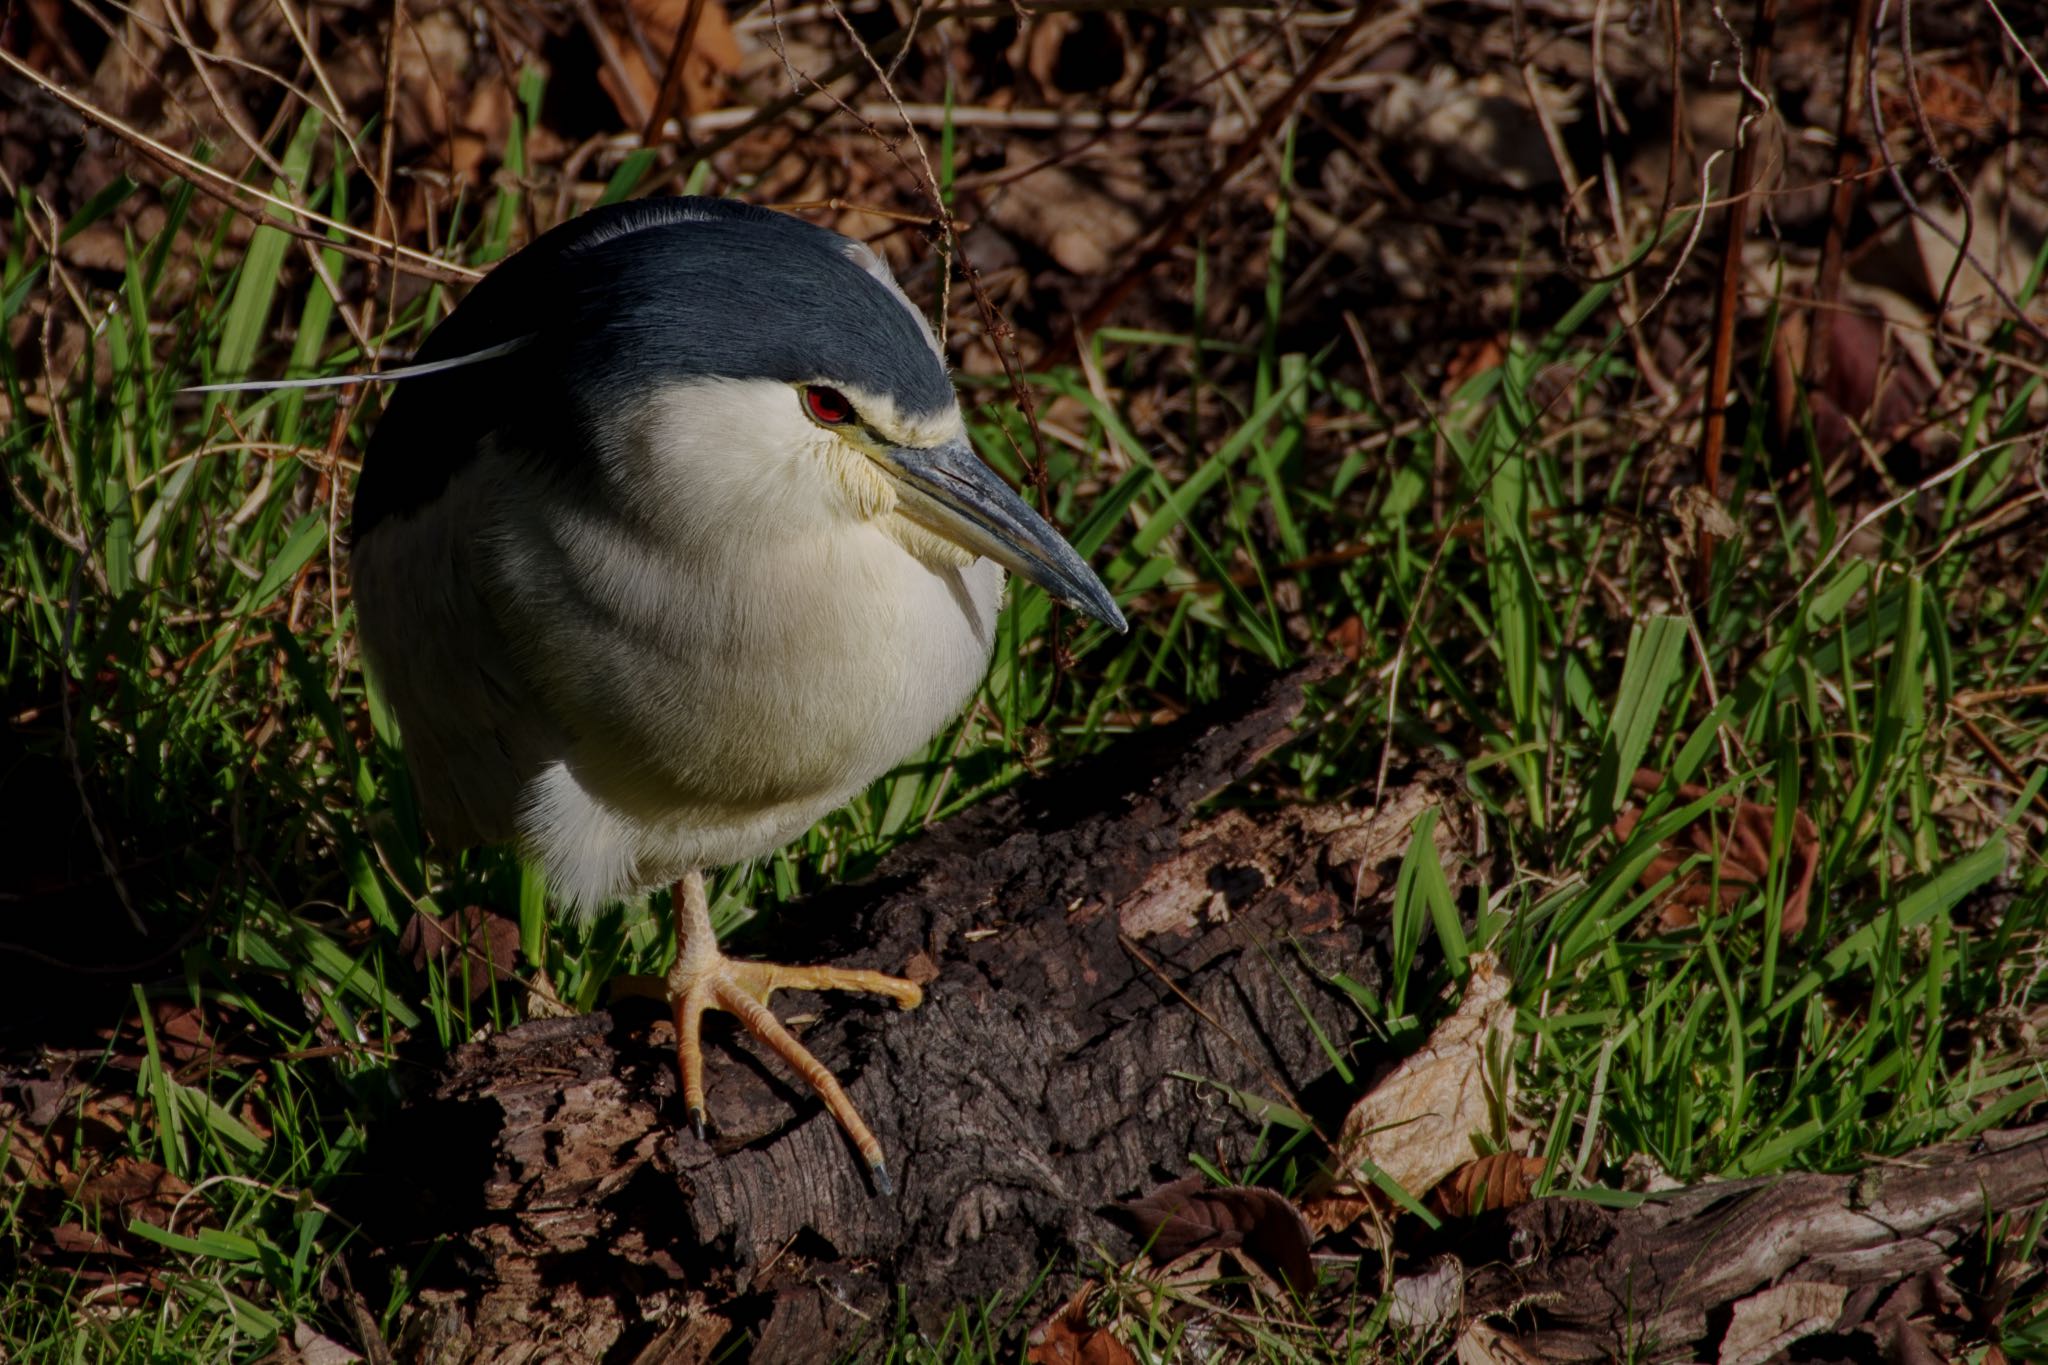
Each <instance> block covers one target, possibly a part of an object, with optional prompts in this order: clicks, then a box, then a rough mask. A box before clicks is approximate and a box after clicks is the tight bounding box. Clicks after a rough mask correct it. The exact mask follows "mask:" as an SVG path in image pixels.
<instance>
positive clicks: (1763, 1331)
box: [1719, 1280, 1849, 1365]
mask: <svg viewBox="0 0 2048 1365" xmlns="http://www.w3.org/2000/svg"><path fill="white" fill-rule="evenodd" d="M1848 1300H1849V1291H1848V1290H1846V1289H1844V1288H1843V1287H1842V1286H1840V1285H1838V1284H1817V1283H1815V1282H1813V1281H1810V1280H1802V1281H1796V1282H1794V1283H1791V1284H1780V1285H1774V1286H1772V1287H1771V1288H1769V1289H1766V1290H1764V1291H1763V1292H1762V1293H1761V1294H1752V1295H1750V1296H1749V1297H1748V1298H1746V1299H1743V1300H1742V1301H1741V1302H1739V1303H1737V1304H1736V1305H1735V1311H1734V1314H1733V1316H1732V1317H1731V1318H1730V1319H1729V1322H1728V1330H1727V1332H1726V1333H1724V1334H1723V1335H1722V1337H1721V1354H1720V1357H1719V1365H1763V1362H1764V1361H1766V1360H1769V1359H1771V1358H1772V1357H1773V1356H1775V1355H1777V1354H1778V1353H1779V1352H1780V1351H1782V1350H1784V1349H1785V1348H1786V1347H1787V1346H1790V1345H1791V1344H1792V1343H1793V1342H1795V1341H1798V1340H1799V1339H1800V1338H1802V1337H1810V1336H1812V1335H1814V1334H1815V1333H1817V1332H1825V1331H1827V1330H1829V1329H1830V1328H1832V1327H1833V1326H1834V1325H1835V1319H1836V1318H1838V1317H1840V1316H1841V1315H1842V1305H1843V1304H1845V1303H1847V1302H1848Z"/></svg>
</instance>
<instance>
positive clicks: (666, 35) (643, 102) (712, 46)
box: [597, 0, 744, 124]
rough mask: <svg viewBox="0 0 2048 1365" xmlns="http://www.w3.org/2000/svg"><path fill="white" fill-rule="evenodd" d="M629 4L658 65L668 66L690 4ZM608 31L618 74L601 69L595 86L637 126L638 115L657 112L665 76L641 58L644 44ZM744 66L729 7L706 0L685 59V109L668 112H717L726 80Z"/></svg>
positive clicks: (619, 29)
mask: <svg viewBox="0 0 2048 1365" xmlns="http://www.w3.org/2000/svg"><path fill="white" fill-rule="evenodd" d="M628 2H629V4H630V5H631V7H632V10H633V18H634V19H635V20H637V21H638V23H639V25H640V31H641V33H642V34H644V35H645V36H646V39H647V42H648V45H649V47H651V48H652V49H653V52H654V57H655V61H656V62H657V63H665V62H667V61H668V58H669V50H670V49H671V48H673V47H674V46H675V43H676V38H677V36H678V35H679V34H680V33H681V32H682V31H683V25H684V24H685V23H686V22H688V20H689V14H690V5H691V3H692V0H628ZM607 27H610V28H611V29H612V30H613V35H612V39H613V43H614V45H615V46H616V47H617V49H618V53H619V67H620V70H619V72H614V71H613V69H612V68H611V66H610V65H609V64H601V65H600V66H599V67H598V71H597V83H598V84H599V85H601V86H602V87H604V92H605V94H607V95H609V96H611V101H612V105H613V107H614V108H616V109H617V110H618V111H619V117H620V118H621V119H624V120H626V121H627V122H628V123H629V124H630V123H634V122H636V121H637V115H636V112H635V111H636V110H639V109H652V108H653V107H654V101H655V97H656V96H657V95H659V94H660V92H661V78H662V76H663V75H664V74H665V73H664V72H663V71H662V70H661V68H660V67H659V66H653V67H650V66H649V65H648V63H647V60H646V58H645V57H643V56H642V55H641V49H640V44H639V43H638V42H636V41H635V40H634V37H633V34H632V33H631V32H630V31H629V30H627V29H625V28H624V27H623V26H622V25H618V24H611V25H607ZM743 64H744V58H743V56H742V55H741V53H740V47H739V40H738V38H737V37H736V36H735V35H734V33H733V27H732V20H731V19H730V18H728V17H727V16H726V12H725V6H724V5H722V4H720V3H719V0H702V12H701V13H700V14H699V15H698V17H697V31H696V32H695V33H692V34H691V35H690V51H689V55H688V56H686V57H684V58H683V81H682V93H681V95H680V96H679V99H678V102H679V104H680V105H681V107H680V108H678V109H671V110H670V111H669V112H670V113H671V114H683V113H691V114H694V113H699V112H701V111H703V110H706V109H710V108H713V107H714V106H716V105H717V103H718V101H719V99H720V97H721V95H722V94H723V92H724V88H725V80H726V78H727V77H729V76H732V75H735V74H737V73H738V72H739V69H740V67H741V66H742V65H743ZM620 74H623V75H624V76H625V78H626V81H627V82H628V83H629V84H631V85H632V87H633V88H632V90H631V91H630V92H629V91H627V90H625V89H624V88H622V87H621V86H620V84H619V79H618V78H619V75H620Z"/></svg>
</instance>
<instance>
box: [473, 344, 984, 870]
mask: <svg viewBox="0 0 2048 1365" xmlns="http://www.w3.org/2000/svg"><path fill="white" fill-rule="evenodd" d="M730 387H731V389H732V390H733V392H732V393H731V394H730V397H731V400H732V402H731V409H732V411H731V413H730V418H731V421H732V422H737V423H741V424H743V425H742V427H734V426H731V425H729V424H728V423H726V422H722V421H721V420H720V414H719V412H718V409H717V406H716V405H715V404H711V405H707V403H706V402H705V395H704V394H702V393H696V394H693V395H691V397H690V401H689V402H688V404H687V406H686V407H679V408H678V409H677V413H678V414H679V415H680V414H683V413H686V414H687V417H688V427H687V430H678V428H677V426H676V425H675V424H674V423H673V422H671V421H669V420H667V419H666V418H664V417H663V416H662V415H661V412H660V410H659V408H657V411H656V415H655V416H654V417H653V418H652V419H650V421H649V423H648V424H647V426H646V428H645V429H644V430H643V432H642V433H641V436H640V439H639V440H636V441H635V442H634V444H633V447H632V448H631V449H624V450H620V451H617V452H613V455H614V457H615V466H614V468H613V470H612V473H613V475H614V477H615V478H617V479H618V481H619V484H621V485H623V486H624V487H625V488H626V489H627V490H628V494H627V496H624V497H619V496H617V495H616V494H614V495H611V496H607V498H605V499H604V500H603V501H604V507H603V508H602V509H601V508H600V507H599V506H598V505H597V502H596V500H569V499H562V500H545V499H544V500H538V501H536V502H533V503H529V504H526V505H523V506H518V507H512V508H508V509H507V510H506V512H505V514H504V515H503V516H502V517H501V518H500V519H499V520H498V522H497V525H496V528H495V529H494V530H493V531H492V532H491V534H490V535H489V536H488V537H486V538H485V541H484V543H483V545H482V546H481V553H482V555H483V556H484V557H485V558H486V559H487V560H488V561H489V563H490V564H491V572H490V575H489V576H490V578H491V579H492V580H493V581H494V582H495V583H496V584H498V585H499V588H498V591H497V592H496V593H494V594H493V604H492V605H493V614H494V615H495V616H496V617H497V618H498V620H499V621H500V623H501V625H502V627H503V630H504V633H505V635H506V637H507V638H508V639H512V640H515V641H517V642H519V643H518V647H517V649H516V651H515V652H516V655H517V658H518V660H519V664H520V671H521V672H522V674H524V675H525V676H526V677H527V678H529V679H530V680H531V684H532V688H533V691H534V693H536V694H537V695H538V696H539V697H540V698H541V699H542V700H543V702H544V704H545V706H546V707H547V709H548V711H549V713H550V719H551V721H552V722H553V724H554V726H555V727H557V728H559V730H560V731H561V732H562V733H564V734H565V735H567V736H568V741H567V745H566V748H565V751H564V752H562V753H560V754H559V755H556V756H554V757H552V758H550V759H549V760H548V761H547V762H545V763H543V764H541V765H540V766H539V767H538V768H537V769H536V770H535V771H533V772H532V773H530V774H528V775H527V776H526V777H525V780H524V781H523V783H522V789H521V792H520V797H519V803H518V814H517V825H518V830H519V835H520V838H521V840H522V842H523V843H524V844H525V845H526V846H527V847H528V848H530V849H531V851H532V852H533V853H534V854H536V855H537V856H538V857H539V859H540V860H541V862H542V863H543V865H544V866H545V867H546V868H547V872H548V879H549V882H550V885H551V888H552V889H553V890H554V891H555V893H556V895H557V897H558V898H559V899H561V900H562V901H564V902H567V903H569V904H572V905H576V906H579V907H587V906H592V905H596V904H599V903H602V902H603V901H605V900H607V899H611V898H614V897H616V896H618V895H621V894H624V893H626V892H629V891H632V890H636V889H640V888H644V887H647V886H651V885H654V884H658V883H659V882H662V881H664V880H668V879H672V878H674V877H676V876H678V875H680V874H681V873H682V872H684V871H686V870H688V869H689V868H691V867H696V866H710V865H719V864H724V863H730V862H735V861H739V860H743V859H746V858H752V857H757V856H760V855H761V854H764V853H767V852H770V851H772V850H773V849H775V848H777V847H779V846H781V845H782V844H784V843H786V842H788V841H789V840H790V839H792V838H794V837H795V836H797V835H798V834H800V833H802V832H803V831H804V830H805V829H807V828H808V827H809V826H810V825H811V824H813V823H814V822H815V821H816V820H817V819H818V818H819V817H820V816H822V815H824V814H825V813H827V812H828V811H831V810H833V809H835V808H836V807H838V806H840V805H843V804H844V803H845V802H846V801H848V800H849V799H851V798H852V797H853V796H855V795H857V794H858V793H859V792H860V791H861V790H862V789H863V788H865V787H866V786H867V785H868V784H869V783H871V782H872V781H874V780H875V778H877V777H878V776H880V775H881V774H882V773H884V772H886V771H887V770H888V769H889V768H890V767H892V766H894V765H895V764H897V763H898V762H901V761H902V760H903V759H905V758H907V757H909V756H911V755H913V754H915V753H916V752H917V751H918V750H919V749H920V748H921V747H922V746H923V745H924V744H925V743H927V742H928V741H929V740H930V739H931V737H932V736H933V735H934V734H935V733H936V732H937V731H938V730H939V729H940V728H942V727H943V726H944V725H945V724H946V723H947V722H948V721H949V720H951V719H952V718H953V717H954V716H955V715H957V714H958V713H959V711H960V709H961V708H962V707H963V706H964V705H965V704H966V703H967V701H968V700H969V699H970V698H971V697H972V696H973V694H974V692H975V689H976V688H977V687H978V686H979V685H980V682H981V678H982V675H983V672H984V671H985V670H986V668H987V665H988V659H989V654H990V650H991V648H992V645H993V642H994V634H995V617H996V611H997V608H998V606H999V605H1000V601H1001V596H1002V581H1003V576H1002V571H1001V570H1000V569H999V568H997V567H996V566H995V565H993V564H991V563H989V562H988V561H986V560H976V561H974V562H972V563H971V564H968V565H966V566H965V567H960V566H955V565H950V564H946V563H943V562H941V563H936V564H935V563H930V562H927V561H926V560H924V559H921V558H919V557H917V556H915V555H913V554H912V553H910V552H909V551H908V550H906V549H905V548H904V540H903V538H902V537H901V536H900V535H898V534H895V533H893V532H894V531H896V530H900V528H894V527H892V525H891V517H889V516H884V517H882V518H878V519H865V518H863V517H860V516H856V515H852V514H850V513H849V512H848V511H847V509H846V507H845V506H844V505H843V504H844V498H843V497H841V496H840V495H838V494H835V493H833V492H832V491H831V486H830V484H829V481H827V480H825V479H823V478H822V476H821V474H820V472H819V471H818V470H817V469H816V468H815V467H807V466H806V465H805V464H804V461H805V460H807V459H812V458H813V456H814V452H812V451H809V450H808V448H807V444H806V440H805V439H799V438H811V439H814V433H813V432H811V431H810V430H808V429H804V430H797V429H796V428H794V427H792V428H791V429H790V430H788V431H780V432H778V431H772V430H771V431H763V430H761V426H762V412H763V404H762V395H761V394H760V393H758V392H748V390H749V389H750V388H752V386H748V385H738V384H735V385H732V386H730ZM784 392H785V393H786V392H787V390H784ZM786 406H787V407H788V408H789V409H790V411H791V413H792V415H793V414H794V413H795V404H794V402H788V403H787V404H786ZM778 410H779V409H778ZM707 413H708V414H709V415H707ZM721 442H727V443H738V442H744V443H745V444H744V446H743V447H742V448H743V449H744V450H745V451H746V452H747V455H746V456H745V457H744V458H741V457H739V456H736V455H735V454H734V447H733V444H720V443H721ZM619 506H625V507H627V508H630V509H632V510H631V511H630V512H629V513H628V514H626V515H620V514H618V513H617V512H615V511H612V510H609V509H612V508H615V507H619ZM650 509H653V510H654V515H648V512H649V510H650Z"/></svg>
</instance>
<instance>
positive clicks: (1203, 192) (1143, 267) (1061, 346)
mask: <svg viewBox="0 0 2048 1365" xmlns="http://www.w3.org/2000/svg"><path fill="white" fill-rule="evenodd" d="M1766 2H1767V3H1773V4H1774V3H1776V0H1766ZM1373 9H1374V7H1373V6H1371V5H1366V4H1361V5H1359V6H1358V8H1356V9H1355V10H1353V11H1352V13H1351V18H1350V19H1348V20H1346V21H1345V24H1344V26H1343V27H1342V28H1340V29H1338V30H1337V31H1336V32H1335V33H1333V34H1331V35H1330V36H1329V38H1327V39H1326V40H1324V42H1323V45H1322V46H1321V47H1320V48H1318V49H1317V50H1316V54H1315V56H1313V57H1311V58H1309V60H1308V65H1306V66H1304V67H1303V68H1302V69H1301V74H1300V75H1298V76H1296V77H1295V78H1294V79H1293V81H1291V82H1289V84H1288V86H1287V88H1286V89H1285V90H1283V91H1281V92H1280V96H1279V98H1277V99H1275V100H1274V101H1273V102H1272V103H1271V104H1269V105H1267V106H1266V109H1265V112H1264V113H1262V114H1261V115H1260V116H1259V121H1258V123H1257V125H1256V126H1254V127H1253V128H1252V130H1251V131H1250V132H1249V133H1247V134H1246V135H1245V137H1244V138H1243V139H1242V140H1241V141H1239V143H1238V144H1237V145H1236V146H1235V147H1233V148H1231V151H1230V155H1229V156H1228V157H1226V158H1224V161H1223V165H1222V166H1221V167H1220V168H1219V169H1218V170H1217V172H1216V174H1214V175H1212V176H1210V177H1209V178H1208V179H1207V180H1206V181H1204V182H1203V183H1202V186H1201V188H1200V189H1198V190H1196V191H1195V192H1194V193H1193V194H1191V195H1189V196H1188V197H1187V198H1185V199H1183V200H1181V201H1180V203H1178V204H1176V205H1174V206H1173V208H1172V209H1171V210H1169V211H1168V212H1167V214H1166V217H1165V218H1164V219H1163V220H1161V222H1160V225H1159V227H1158V228H1157V229H1156V230H1155V231H1154V234H1153V238H1152V244H1151V245H1150V246H1148V247H1146V248H1145V249H1144V250H1143V251H1142V252H1140V253H1139V254H1138V259H1137V260H1135V261H1133V262H1132V263H1131V266H1130V268H1129V269H1127V270H1125V271H1124V273H1123V274H1122V275H1119V276H1118V277H1117V279H1116V282H1115V283H1114V284H1112V285H1110V287H1109V288H1108V289H1106V290H1104V291H1103V293H1102V295H1101V297H1100V298H1098V299H1097V300H1096V301H1095V303H1094V304H1093V306H1091V307H1090V308H1089V309H1088V311H1087V312H1085V313H1083V314H1082V315H1081V319H1080V321H1079V322H1077V323H1075V324H1074V325H1073V326H1072V327H1069V328H1068V329H1067V330H1066V331H1065V333H1063V334H1062V335H1061V337H1060V339H1059V340H1058V341H1056V342H1054V343H1053V345H1052V346H1051V347H1050V348H1049V349H1048V350H1047V351H1046V353H1045V354H1044V355H1042V356H1041V357H1039V361H1038V364H1039V367H1040V368H1041V369H1044V368H1049V367H1051V366H1053V365H1057V364H1059V363H1060V362H1061V361H1063V360H1065V359H1066V358H1067V357H1068V356H1069V355H1071V354H1072V353H1073V350H1074V348H1075V347H1076V346H1078V345H1079V344H1080V339H1081V338H1082V337H1084V336H1087V335H1089V334H1091V333H1093V332H1095V331H1096V330H1098V329H1099V328H1100V327H1101V326H1102V325H1103V323H1105V322H1107V321H1108V320H1109V317H1110V315H1111V314H1112V313H1114V312H1116V310H1117V308H1118V307H1119V306H1120V305H1121V304H1122V303H1123V301H1124V300H1125V299H1127V298H1129V297H1130V296H1131V294H1132V293H1133V292H1134V291H1135V290H1136V289H1137V287H1138V286H1139V285H1140V284H1142V283H1144V281H1145V278H1146V276H1148V275H1150V274H1151V273H1152V272H1153V271H1154V270H1156V269H1158V268H1159V267H1160V266H1161V265H1162V264H1164V263H1165V261H1166V260H1167V258H1168V257H1169V256H1171V255H1172V254H1173V250H1174V248H1175V247H1177V246H1179V245H1180V244H1181V242H1182V241H1183V240H1185V239H1186V237H1187V235H1188V233H1189V232H1190V231H1191V230H1192V229H1193V228H1194V223H1195V218H1196V216H1197V215H1198V214H1199V213H1200V212H1201V211H1202V210H1203V209H1204V208H1207V207H1208V206H1209V205H1210V204H1212V203H1214V202H1215V200H1216V197H1217V196H1218V195H1219V194H1221V193H1222V192H1223V190H1224V188H1225V187H1226V186H1227V185H1229V184H1230V182H1231V181H1232V180H1235V179H1236V178H1237V174H1238V172H1240V171H1242V170H1243V169H1244V168H1245V167H1246V166H1248V165H1250V164H1251V160H1252V158H1253V157H1255V156H1257V155H1258V154H1259V148H1260V146H1261V145H1262V144H1263V143H1264V142H1265V141H1266V139H1268V138H1270V137H1272V136H1273V134H1274V133H1275V132H1277V131H1279V128H1280V125H1281V124H1282V123H1283V122H1285V121H1286V120H1287V118H1288V116H1289V115H1291V114H1292V113H1293V112H1294V107H1295V106H1296V105H1297V104H1299V103H1300V102H1301V101H1302V99H1303V98H1304V97H1306V96H1307V94H1308V92H1309V90H1310V89H1311V88H1312V87H1313V86H1314V85H1315V83H1316V82H1317V81H1318V80H1319V79H1321V78H1322V74H1323V73H1324V72H1325V71H1327V70H1329V69H1330V67H1331V66H1332V65H1333V64H1335V62H1336V60H1337V59H1338V58H1339V57H1341V56H1343V55H1344V51H1345V49H1346V48H1348V47H1349V46H1350V45H1351V40H1352V39H1353V38H1355V37H1356V36H1358V31H1359V30H1360V29H1362V28H1364V27H1365V25H1366V21H1367V20H1369V19H1370V18H1372V14H1373Z"/></svg>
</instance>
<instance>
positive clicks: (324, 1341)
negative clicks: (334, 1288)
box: [292, 1322, 362, 1365]
mask: <svg viewBox="0 0 2048 1365" xmlns="http://www.w3.org/2000/svg"><path fill="white" fill-rule="evenodd" d="M292 1348H293V1349H294V1350H296V1351H297V1352H298V1353H299V1360H300V1362H301V1365H349V1362H350V1361H355V1360H361V1359H362V1356H361V1355H360V1354H358V1353H357V1352H355V1351H352V1350H350V1349H349V1348H348V1347H346V1346H344V1345H342V1344H341V1343H340V1342H338V1341H336V1340H335V1339H334V1338H333V1337H329V1336H322V1335H321V1334H320V1333H319V1332H316V1331H314V1330H313V1329H312V1328H311V1327H309V1326H307V1325H306V1324H305V1323H303V1322H301V1323H298V1324H296V1325H294V1326H293V1328H292Z"/></svg>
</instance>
